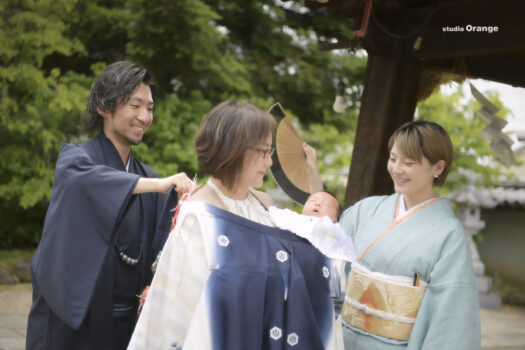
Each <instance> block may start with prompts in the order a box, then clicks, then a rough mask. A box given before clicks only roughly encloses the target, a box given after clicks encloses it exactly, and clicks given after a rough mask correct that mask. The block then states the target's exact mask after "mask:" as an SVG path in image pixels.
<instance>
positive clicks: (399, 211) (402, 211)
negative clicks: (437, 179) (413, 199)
mask: <svg viewBox="0 0 525 350" xmlns="http://www.w3.org/2000/svg"><path fill="white" fill-rule="evenodd" d="M399 197H400V198H399V208H398V209H397V216H396V217H395V219H396V220H399V219H401V218H402V217H403V216H405V215H407V214H408V213H410V212H412V211H414V210H416V209H417V208H419V207H421V206H423V205H425V203H427V202H430V201H431V200H433V199H434V198H436V197H432V198H430V199H427V200H426V201H423V202H421V203H418V204H416V205H415V206H413V207H412V208H410V209H409V210H407V209H406V206H405V197H404V196H403V195H402V194H400V195H399Z"/></svg>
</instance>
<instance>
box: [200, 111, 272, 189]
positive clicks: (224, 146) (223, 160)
mask: <svg viewBox="0 0 525 350" xmlns="http://www.w3.org/2000/svg"><path fill="white" fill-rule="evenodd" d="M275 125H276V122H275V119H274V118H273V117H272V116H271V115H270V114H268V113H266V112H263V111H261V110H260V109H259V108H257V107H255V106H254V105H252V104H250V103H245V102H234V101H225V102H222V103H220V104H219V105H217V106H215V107H214V108H213V109H212V110H211V111H210V112H209V113H208V115H207V116H206V118H205V119H204V121H203V122H202V124H201V126H200V129H199V131H198V132H197V134H196V135H195V150H196V152H197V159H198V160H199V163H200V164H201V166H202V169H203V170H204V171H205V172H206V173H207V174H208V175H211V176H213V177H215V178H217V179H219V180H220V181H221V182H222V183H223V184H224V186H226V188H228V189H229V190H232V189H233V188H234V187H235V184H236V182H237V180H238V176H239V174H240V172H241V171H242V169H243V166H244V164H243V161H244V154H245V152H246V150H247V149H248V148H250V147H256V146H257V145H259V144H260V143H262V142H264V141H265V139H266V138H267V137H268V135H271V134H272V133H273V131H274V130H275Z"/></svg>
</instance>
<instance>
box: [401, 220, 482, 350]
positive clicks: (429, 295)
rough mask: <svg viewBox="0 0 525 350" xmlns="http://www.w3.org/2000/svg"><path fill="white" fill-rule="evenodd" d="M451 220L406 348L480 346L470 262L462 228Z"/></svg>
mask: <svg viewBox="0 0 525 350" xmlns="http://www.w3.org/2000/svg"><path fill="white" fill-rule="evenodd" d="M454 222H455V224H453V225H454V226H453V227H450V225H449V227H448V230H449V231H450V232H449V234H448V236H447V239H446V240H445V241H444V243H443V246H442V249H441V251H440V256H439V257H438V261H437V263H436V264H435V265H434V268H433V270H432V272H431V274H430V283H429V287H428V288H427V291H426V292H425V296H424V298H423V301H422V304H421V307H420V309H419V312H418V316H417V319H416V322H415V324H414V328H413V330H412V334H411V337H410V340H409V343H408V349H414V350H415V349H462V350H468V349H480V348H481V344H480V339H481V335H480V316H479V300H478V294H477V288H476V282H475V280H474V278H473V273H472V261H471V258H470V252H469V250H468V244H467V241H466V236H465V233H464V232H463V228H462V227H461V224H460V223H459V222H457V221H454ZM443 229H447V228H446V227H444V228H443Z"/></svg>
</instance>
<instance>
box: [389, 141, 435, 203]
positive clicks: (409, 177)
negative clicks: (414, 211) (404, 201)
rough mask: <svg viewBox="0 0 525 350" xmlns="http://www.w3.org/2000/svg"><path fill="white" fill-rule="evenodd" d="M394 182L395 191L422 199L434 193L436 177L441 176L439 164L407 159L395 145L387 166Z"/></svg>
mask: <svg viewBox="0 0 525 350" xmlns="http://www.w3.org/2000/svg"><path fill="white" fill-rule="evenodd" d="M387 169H388V172H389V173H390V176H391V177H392V180H393V181H394V190H395V191H396V192H397V193H399V194H403V195H405V196H409V197H416V198H417V197H420V196H421V195H422V194H427V193H429V192H433V190H434V186H433V184H434V176H435V175H439V173H440V171H438V169H437V164H434V165H433V164H431V163H430V162H429V161H428V159H426V158H425V157H422V159H421V161H417V160H414V159H410V158H408V157H406V156H405V155H404V154H403V153H401V151H400V150H399V149H398V148H397V145H396V144H395V143H394V146H393V147H392V150H391V151H390V158H389V159H388V165H387Z"/></svg>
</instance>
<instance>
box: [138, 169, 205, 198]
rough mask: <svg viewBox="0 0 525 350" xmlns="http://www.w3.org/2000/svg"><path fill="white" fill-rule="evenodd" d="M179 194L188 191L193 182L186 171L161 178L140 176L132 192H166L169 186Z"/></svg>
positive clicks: (193, 184)
mask: <svg viewBox="0 0 525 350" xmlns="http://www.w3.org/2000/svg"><path fill="white" fill-rule="evenodd" d="M172 186H173V189H174V190H175V191H177V192H178V193H179V194H183V193H186V192H188V191H189V190H190V189H191V188H192V187H193V186H195V183H193V181H191V179H190V178H189V177H188V176H187V175H186V173H178V174H175V175H172V176H168V177H165V178H162V179H155V178H148V177H141V178H140V179H139V181H138V182H137V185H136V186H135V189H134V190H133V194H140V193H147V192H162V193H168V190H169V189H170V187H172Z"/></svg>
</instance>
